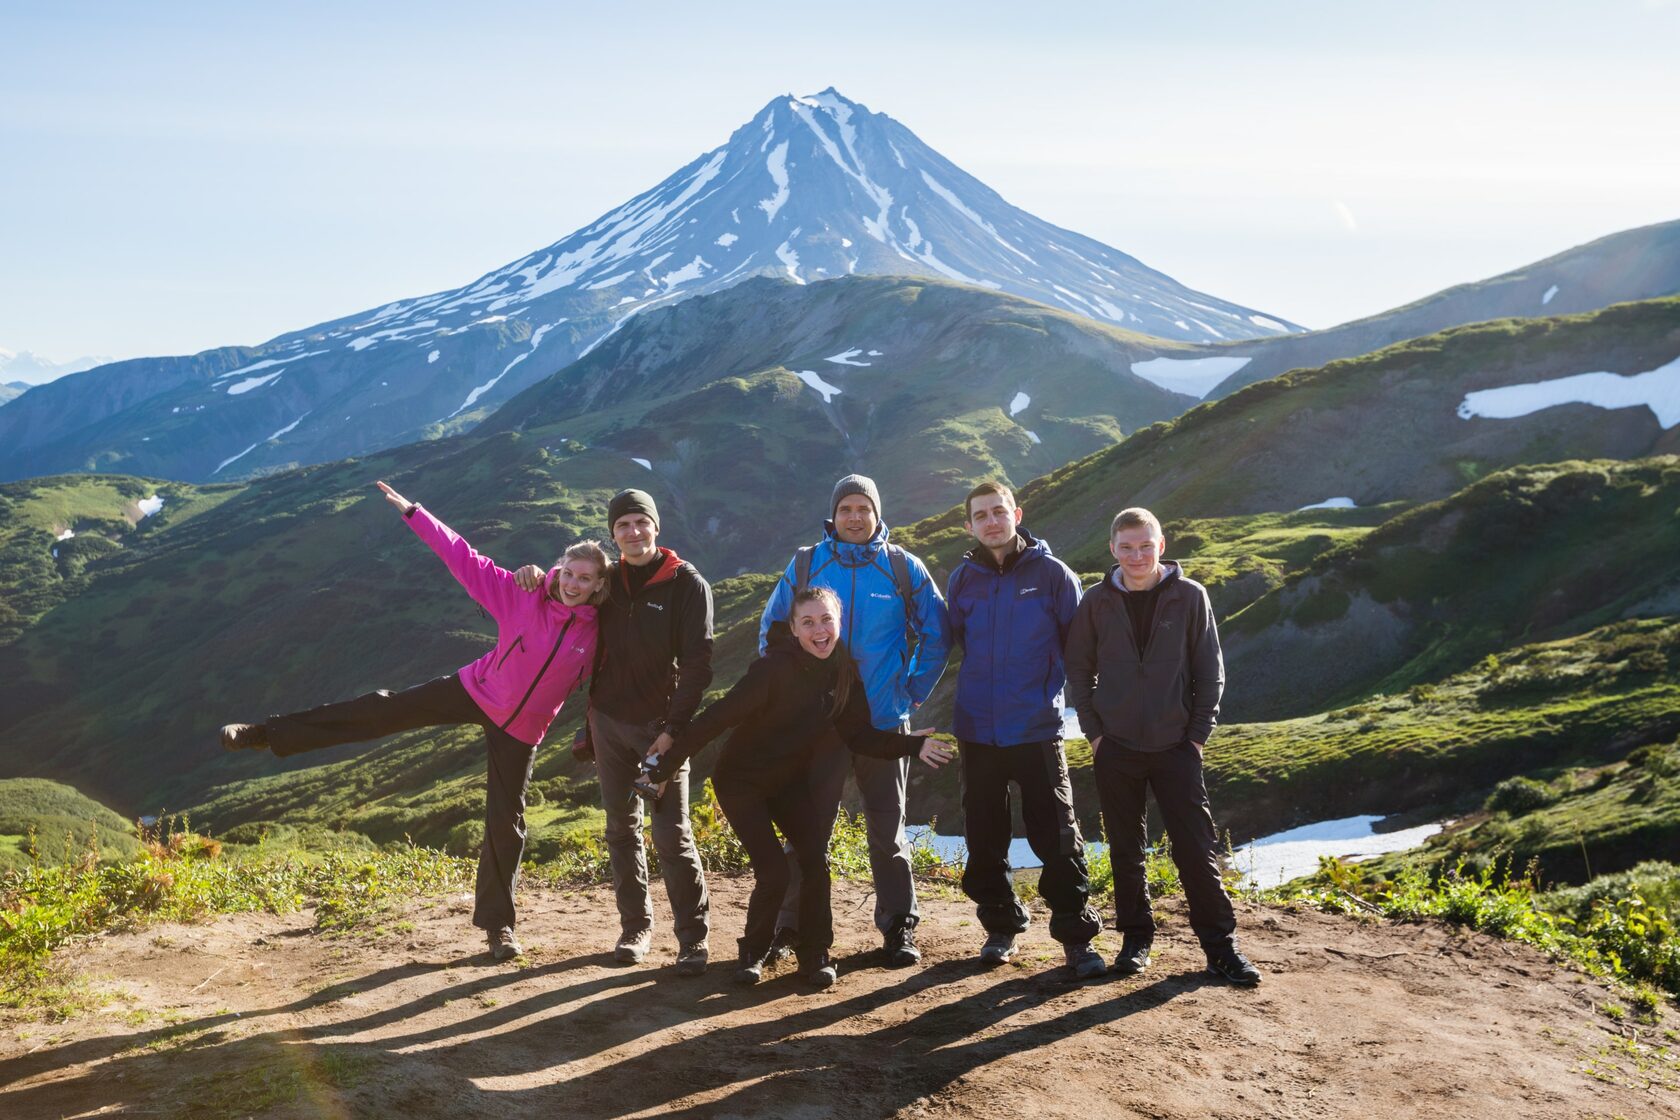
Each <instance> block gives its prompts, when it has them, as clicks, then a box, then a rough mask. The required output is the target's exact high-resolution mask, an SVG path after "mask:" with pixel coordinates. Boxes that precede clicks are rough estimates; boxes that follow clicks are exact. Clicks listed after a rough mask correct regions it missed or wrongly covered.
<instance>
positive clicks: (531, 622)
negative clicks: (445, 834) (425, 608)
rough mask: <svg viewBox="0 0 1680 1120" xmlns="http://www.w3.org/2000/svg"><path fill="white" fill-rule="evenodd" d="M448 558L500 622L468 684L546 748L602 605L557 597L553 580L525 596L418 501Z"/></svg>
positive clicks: (423, 532) (489, 711) (591, 651)
mask: <svg viewBox="0 0 1680 1120" xmlns="http://www.w3.org/2000/svg"><path fill="white" fill-rule="evenodd" d="M405 520H406V521H407V522H408V524H409V527H410V528H412V529H413V530H414V532H415V535H417V536H418V537H419V538H420V539H421V540H423V541H425V542H426V544H427V545H429V546H430V547H431V550H432V551H433V552H435V553H437V554H438V556H439V557H441V558H442V560H443V562H444V564H445V565H447V566H448V568H449V574H450V575H452V576H454V577H455V579H456V580H457V581H458V582H459V583H460V584H461V586H462V587H464V588H466V589H467V594H468V595H471V596H472V597H473V599H474V600H475V601H476V602H477V603H478V605H479V606H481V607H483V608H484V609H485V610H486V611H488V612H489V613H490V617H491V618H493V619H495V620H496V648H495V649H493V650H491V651H490V652H489V653H486V654H485V655H484V656H483V657H481V658H479V659H478V660H477V661H474V662H473V663H472V664H471V665H465V666H462V668H461V671H460V673H459V674H458V675H459V676H460V678H461V684H462V685H463V686H465V688H466V690H467V695H469V696H471V697H472V698H473V702H474V703H476V704H477V705H478V706H479V708H480V709H481V710H482V711H483V712H484V714H485V715H486V716H488V717H490V719H491V721H493V722H494V723H495V724H496V726H497V727H499V728H501V729H502V730H503V731H506V732H507V733H508V734H509V735H512V736H513V737H514V738H515V739H518V740H519V741H520V742H522V743H532V744H536V743H540V742H542V737H543V736H544V735H545V734H547V732H548V725H549V724H551V723H553V722H554V717H555V716H557V715H559V714H560V706H561V705H562V704H564V703H565V702H566V697H567V696H569V695H570V694H571V691H572V689H574V688H576V687H577V686H578V684H579V683H580V682H581V681H582V680H583V678H584V677H585V676H586V675H588V673H589V668H590V664H591V662H592V661H593V659H594V656H595V640H596V626H595V608H594V607H591V606H581V607H568V606H566V605H565V604H564V603H562V602H560V601H559V600H557V599H552V598H550V597H549V595H548V592H547V586H548V583H547V581H546V580H545V581H544V583H543V588H542V589H539V590H537V591H521V590H519V585H518V584H516V583H514V581H513V573H512V572H510V571H508V570H507V569H505V568H498V567H497V566H496V563H495V561H493V560H491V559H490V558H489V557H488V556H483V555H480V554H479V552H478V551H477V550H476V549H474V548H473V546H472V545H470V544H468V543H467V542H466V540H465V539H464V538H463V537H461V536H460V534H458V533H456V532H455V531H454V530H453V529H451V528H450V527H449V526H447V525H445V524H444V523H443V522H441V521H439V520H438V519H437V518H435V517H433V516H432V515H431V513H430V512H429V511H427V510H425V509H423V508H421V507H420V506H419V505H418V504H416V505H415V506H414V508H413V509H411V510H410V511H409V512H408V515H407V516H406V517H405Z"/></svg>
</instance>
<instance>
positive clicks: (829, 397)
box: [795, 369, 840, 404]
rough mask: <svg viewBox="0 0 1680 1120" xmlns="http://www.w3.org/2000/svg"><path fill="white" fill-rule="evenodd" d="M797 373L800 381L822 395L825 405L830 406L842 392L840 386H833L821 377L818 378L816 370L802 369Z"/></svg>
mask: <svg viewBox="0 0 1680 1120" xmlns="http://www.w3.org/2000/svg"><path fill="white" fill-rule="evenodd" d="M795 372H796V373H797V375H798V377H799V380H801V381H803V382H805V384H807V385H809V386H810V387H811V388H813V389H815V390H816V391H817V392H819V393H821V394H822V399H823V403H824V404H828V403H829V402H831V401H833V400H834V398H835V396H837V395H838V394H839V392H840V386H838V385H831V384H829V383H828V382H827V381H824V380H823V379H822V378H821V377H820V376H818V374H817V371H816V370H811V369H802V370H797V371H795Z"/></svg>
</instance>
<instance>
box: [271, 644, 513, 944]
mask: <svg viewBox="0 0 1680 1120" xmlns="http://www.w3.org/2000/svg"><path fill="white" fill-rule="evenodd" d="M469 723H476V724H478V725H479V726H480V727H481V728H483V729H484V745H485V751H486V754H487V756H488V758H489V770H490V773H489V784H488V786H487V788H486V790H485V799H484V843H483V844H482V845H481V846H480V848H479V851H478V881H477V884H476V886H475V889H474V902H473V919H472V920H473V925H475V926H477V927H478V928H479V929H483V930H496V929H501V928H503V927H507V928H509V929H511V928H513V922H514V909H513V887H514V883H515V882H516V881H517V879H518V878H519V860H520V857H521V856H522V855H524V853H525V791H526V788H527V787H528V786H529V785H530V782H531V766H532V764H533V763H534V762H535V761H536V758H537V748H536V745H535V744H533V743H523V742H520V741H519V740H518V739H515V738H514V737H513V736H512V735H509V734H508V733H507V732H506V731H503V730H502V729H501V728H499V727H497V726H496V725H495V724H494V723H492V722H490V718H489V717H488V716H486V715H485V714H484V711H483V710H482V709H481V708H479V706H478V704H477V703H475V702H474V701H473V698H472V697H471V696H469V695H467V690H466V688H465V687H463V686H462V684H461V678H460V677H457V676H448V677H439V678H437V679H436V680H433V681H427V682H426V683H425V684H422V685H416V686H414V687H413V688H406V689H404V690H403V691H401V692H391V691H389V690H387V689H383V688H382V689H380V690H379V691H377V692H369V693H367V694H366V695H364V696H358V697H356V698H355V699H354V700H345V701H342V702H340V703H337V704H325V705H322V706H321V707H319V708H311V709H310V710H309V711H307V712H293V713H292V714H290V715H283V716H270V717H269V718H268V720H267V721H265V722H264V723H263V729H264V730H265V731H267V732H268V745H269V749H270V750H272V751H273V752H274V753H275V754H277V755H279V756H281V757H282V758H284V757H285V756H287V755H294V754H302V753H304V752H305V751H318V750H321V749H323V748H325V747H336V746H339V745H341V744H343V743H362V742H366V741H367V740H369V739H379V738H382V737H384V736H386V735H394V734H395V733H397V732H398V731H413V730H415V729H416V728H420V727H448V726H454V725H460V724H469Z"/></svg>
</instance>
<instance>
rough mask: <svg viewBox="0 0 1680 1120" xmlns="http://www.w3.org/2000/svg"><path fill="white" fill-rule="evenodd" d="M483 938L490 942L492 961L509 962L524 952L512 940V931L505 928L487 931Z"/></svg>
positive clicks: (517, 943)
mask: <svg viewBox="0 0 1680 1120" xmlns="http://www.w3.org/2000/svg"><path fill="white" fill-rule="evenodd" d="M485 938H486V939H487V940H488V941H489V942H490V959H491V960H493V961H511V960H512V959H513V958H515V957H517V956H518V955H519V954H521V953H523V952H524V951H525V950H523V949H521V948H520V947H519V942H517V941H515V940H514V939H513V931H512V930H511V929H509V928H508V927H507V926H503V927H502V928H501V929H493V930H490V931H488V932H487V933H486V934H485Z"/></svg>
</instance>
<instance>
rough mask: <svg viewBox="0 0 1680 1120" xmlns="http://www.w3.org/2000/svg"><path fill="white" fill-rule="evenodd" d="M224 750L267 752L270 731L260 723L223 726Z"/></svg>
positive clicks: (227, 724)
mask: <svg viewBox="0 0 1680 1120" xmlns="http://www.w3.org/2000/svg"><path fill="white" fill-rule="evenodd" d="M222 749H223V750H225V751H266V750H267V749H268V729H267V728H266V727H264V726H263V725H262V724H260V723H224V724H222Z"/></svg>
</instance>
